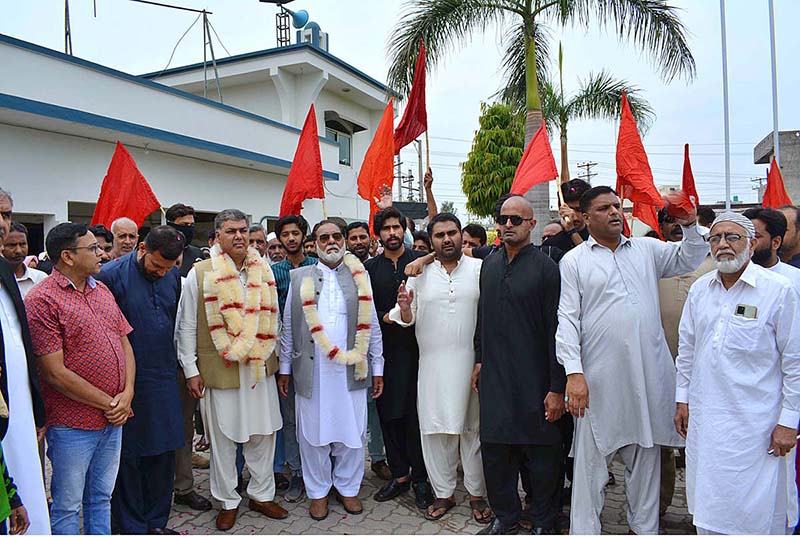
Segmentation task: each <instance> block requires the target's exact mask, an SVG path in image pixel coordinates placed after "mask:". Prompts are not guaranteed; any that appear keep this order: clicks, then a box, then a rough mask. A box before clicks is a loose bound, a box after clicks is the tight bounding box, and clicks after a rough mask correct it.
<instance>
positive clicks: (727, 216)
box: [711, 211, 756, 239]
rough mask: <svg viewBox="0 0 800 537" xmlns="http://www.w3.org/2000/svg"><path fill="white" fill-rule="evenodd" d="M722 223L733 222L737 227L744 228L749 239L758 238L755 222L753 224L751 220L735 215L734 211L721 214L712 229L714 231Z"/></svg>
mask: <svg viewBox="0 0 800 537" xmlns="http://www.w3.org/2000/svg"><path fill="white" fill-rule="evenodd" d="M720 222H733V223H734V224H736V225H737V226H741V227H743V228H744V230H745V231H746V232H747V237H748V238H750V239H752V238H755V236H756V228H755V226H754V225H753V222H751V221H750V219H749V218H747V217H746V216H744V215H741V214H739V213H734V212H733V211H726V212H724V213H721V214H720V215H719V216H717V217H716V218H715V219H714V223H713V224H711V229H712V230H713V229H714V226H716V225H717V224H719V223H720Z"/></svg>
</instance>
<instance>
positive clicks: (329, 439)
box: [280, 221, 383, 500]
mask: <svg viewBox="0 0 800 537" xmlns="http://www.w3.org/2000/svg"><path fill="white" fill-rule="evenodd" d="M340 235H341V236H340ZM343 235H344V233H343V232H342V230H340V228H339V227H338V225H336V224H334V223H328V222H325V221H323V222H321V223H320V224H318V225H317V227H316V228H315V230H314V236H315V237H316V240H317V249H318V255H319V259H320V262H319V263H318V264H317V265H313V266H310V267H302V268H299V269H295V270H294V271H292V273H291V275H292V285H291V286H290V287H289V292H288V295H287V298H286V308H285V309H284V313H283V331H282V333H281V357H280V374H281V375H282V378H283V375H291V374H293V372H292V359H293V356H294V355H297V354H300V353H299V351H298V349H297V348H296V344H295V343H296V342H295V337H294V333H293V329H296V327H297V326H299V323H301V322H305V320H303V319H294V318H293V315H294V313H295V311H296V308H295V307H293V306H296V305H297V304H296V302H297V301H300V300H302V298H301V297H300V296H299V295H298V294H297V293H296V290H297V289H298V288H299V286H297V285H296V284H295V282H296V281H297V282H302V280H303V278H306V277H309V276H310V277H312V278H314V277H316V278H317V279H318V280H321V287H320V288H319V293H318V294H317V296H316V298H317V311H318V314H319V321H320V324H321V325H322V327H323V328H324V330H325V334H326V335H327V336H328V338H329V339H330V341H331V344H332V345H335V346H336V347H338V348H339V349H343V350H344V349H349V348H350V346H349V345H348V325H349V324H350V323H351V322H352V321H353V319H350V317H349V315H348V311H347V301H346V297H345V293H344V291H343V289H342V286H341V284H340V283H339V278H340V277H352V276H350V275H349V274H348V275H346V276H342V274H341V271H345V272H348V273H349V269H348V268H347V267H346V266H345V265H344V264H343V263H342V259H343V255H344V254H345V252H346V250H345V246H344V237H343ZM337 238H338V239H337ZM339 241H340V242H339ZM334 250H335V252H334ZM351 298H352V297H351ZM355 300H356V302H358V299H357V296H356V297H355ZM370 307H371V309H372V313H371V316H370V317H371V329H370V339H369V347H368V351H367V359H368V360H369V365H370V368H371V372H372V377H373V379H375V378H378V377H381V381H380V384H381V386H382V377H383V342H382V339H381V332H380V326H379V325H378V316H377V314H376V312H375V308H374V307H373V306H372V304H371V302H370ZM293 310H294V311H293ZM303 358H304V357H303ZM300 359H302V358H300ZM352 375H353V368H352V367H348V366H346V365H343V364H339V363H336V362H335V361H334V360H331V359H329V358H328V356H327V352H325V351H323V350H322V349H321V348H320V346H319V345H318V344H315V345H314V360H313V372H312V379H311V390H310V391H311V393H310V394H309V393H307V392H306V391H305V390H304V389H303V386H304V385H305V382H304V379H298V378H296V379H295V402H296V407H295V408H296V417H297V440H298V443H299V445H300V456H301V458H302V460H303V481H304V482H305V486H306V493H307V494H308V497H309V498H310V499H311V500H320V499H323V498H326V497H327V496H328V493H329V492H330V490H331V487H335V488H336V491H337V492H338V493H339V494H340V495H341V496H342V497H344V498H356V497H357V496H358V492H359V490H360V488H361V481H362V480H363V478H364V446H365V442H366V435H367V393H366V392H367V389H368V388H367V385H368V384H372V381H371V380H370V379H369V378H367V382H366V383H365V385H364V387H363V388H362V389H355V390H351V389H349V386H348V383H349V382H348V381H350V380H352V379H349V378H348V377H349V376H352ZM379 392H380V390H379V391H378V395H379ZM304 395H310V397H306V396H304ZM332 458H333V461H332V460H331V459H332Z"/></svg>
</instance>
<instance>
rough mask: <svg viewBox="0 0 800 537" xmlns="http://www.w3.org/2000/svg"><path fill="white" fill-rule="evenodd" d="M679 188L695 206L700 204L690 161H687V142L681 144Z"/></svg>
mask: <svg viewBox="0 0 800 537" xmlns="http://www.w3.org/2000/svg"><path fill="white" fill-rule="evenodd" d="M681 190H683V191H684V192H685V193H686V195H687V196H689V199H690V200H691V202H692V204H693V205H694V206H695V207H697V206H698V205H700V196H698V195H697V188H695V185H694V174H693V173H692V163H691V162H690V161H689V144H686V145H684V146H683V179H682V180H681Z"/></svg>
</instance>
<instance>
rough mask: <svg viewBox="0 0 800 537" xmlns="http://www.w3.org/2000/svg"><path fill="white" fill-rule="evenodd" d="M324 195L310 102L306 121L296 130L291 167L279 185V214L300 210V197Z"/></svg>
mask: <svg viewBox="0 0 800 537" xmlns="http://www.w3.org/2000/svg"><path fill="white" fill-rule="evenodd" d="M324 197H325V188H324V187H323V183H322V157H320V154H319V139H318V138H317V114H316V112H315V111H314V105H313V104H312V105H311V108H309V110H308V115H306V122H305V123H304V124H303V130H302V131H301V132H300V139H299V140H298V142H297V149H296V150H295V152H294V160H293V161H292V168H291V169H290V170H289V177H288V178H287V179H286V186H285V187H284V189H283V199H282V200H281V209H280V215H279V217H283V216H286V215H287V214H300V211H302V210H303V201H305V200H307V199H312V198H313V199H320V198H324Z"/></svg>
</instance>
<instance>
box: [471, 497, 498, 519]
mask: <svg viewBox="0 0 800 537" xmlns="http://www.w3.org/2000/svg"><path fill="white" fill-rule="evenodd" d="M469 508H470V509H472V518H473V519H475V522H477V523H478V524H488V523H489V522H491V521H492V518H493V514H494V513H492V508H491V507H489V504H488V503H486V500H484V499H483V498H480V499H478V500H470V501H469Z"/></svg>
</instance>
